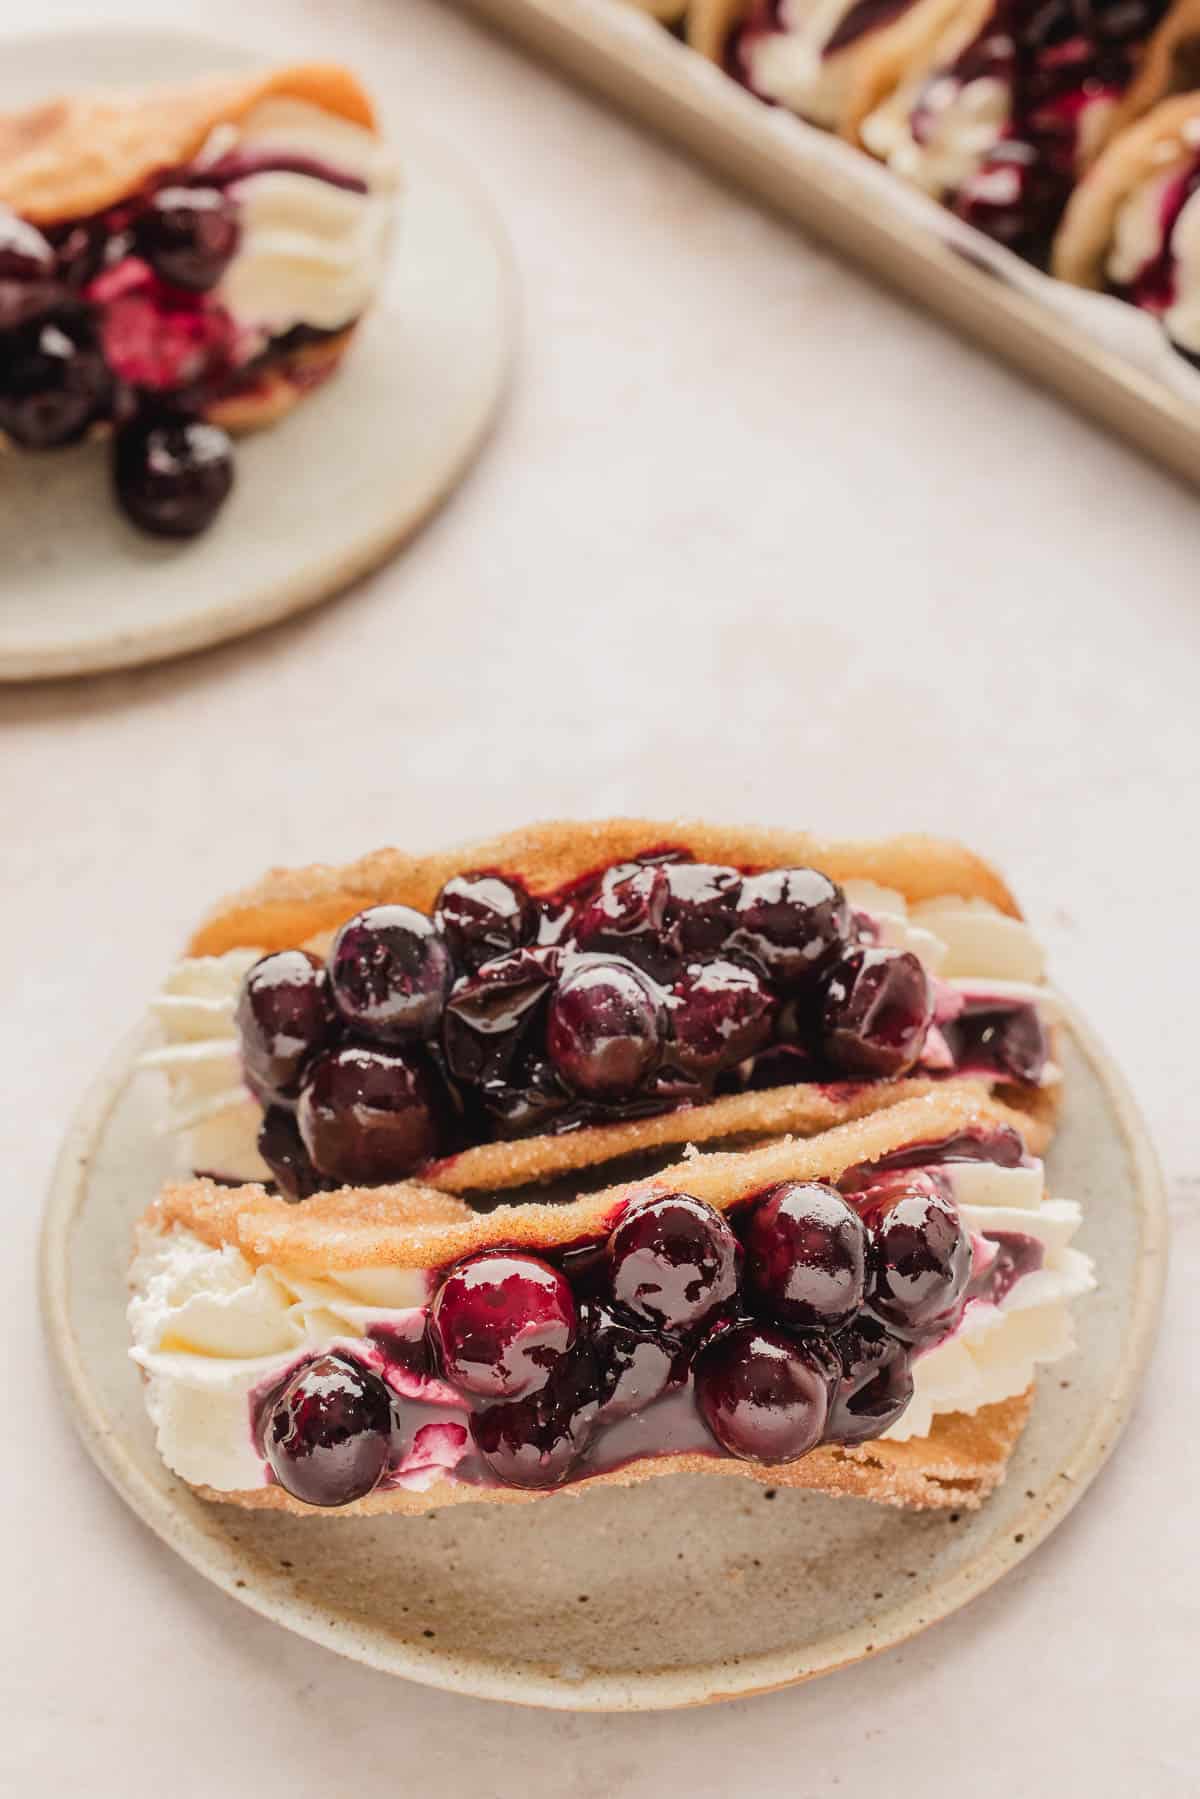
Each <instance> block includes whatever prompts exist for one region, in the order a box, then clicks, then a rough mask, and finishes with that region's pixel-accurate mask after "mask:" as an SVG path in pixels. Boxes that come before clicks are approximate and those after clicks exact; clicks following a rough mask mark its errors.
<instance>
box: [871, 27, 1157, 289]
mask: <svg viewBox="0 0 1200 1799" xmlns="http://www.w3.org/2000/svg"><path fill="white" fill-rule="evenodd" d="M1167 11H1168V8H1167V5H1166V0H1131V3H1127V0H1048V3H1047V0H1036V3H1035V0H963V3H962V4H960V5H958V6H956V7H955V9H954V11H953V13H952V16H951V17H950V18H949V19H948V20H947V21H946V22H945V23H944V25H943V27H942V29H941V30H940V31H939V33H938V34H937V35H936V37H934V38H933V39H932V40H930V41H929V42H927V43H926V45H925V46H924V47H923V48H922V50H921V51H920V53H919V54H917V55H916V56H914V57H913V58H912V59H911V60H910V61H909V62H908V64H907V65H906V66H904V67H903V68H902V69H895V68H890V69H889V70H888V71H887V78H886V80H880V81H878V82H877V83H876V91H875V93H874V94H873V95H872V96H871V97H870V100H869V104H868V106H867V108H866V109H865V110H864V111H863V112H862V113H861V114H860V116H859V117H858V118H857V119H856V120H855V121H853V123H854V125H855V127H856V129H857V135H858V138H859V141H860V142H861V143H862V144H864V145H865V147H866V148H867V149H868V150H870V151H871V152H872V154H874V155H875V156H878V157H880V158H882V159H883V160H884V161H885V162H887V163H888V164H889V165H890V167H891V168H892V169H894V170H895V171H896V172H897V173H898V174H901V175H903V176H905V177H906V178H907V179H908V180H910V181H913V182H914V183H916V184H917V185H918V186H920V187H923V188H924V189H925V190H926V191H927V192H929V193H931V194H933V195H935V196H936V197H937V198H938V199H940V200H942V201H943V202H944V203H945V204H946V205H947V206H949V207H950V208H951V209H952V210H953V211H954V212H955V213H957V214H958V216H959V217H961V218H963V219H965V220H967V221H968V222H969V223H970V224H972V225H975V226H976V227H978V229H980V230H981V231H984V232H986V233H987V234H988V236H990V237H993V238H995V239H996V240H997V241H999V242H1001V243H1005V244H1007V245H1008V246H1009V247H1010V248H1012V249H1015V250H1017V251H1019V252H1020V253H1021V254H1022V255H1024V256H1028V257H1030V258H1031V259H1033V260H1034V261H1038V262H1044V261H1045V260H1046V258H1047V256H1048V254H1049V249H1050V244H1051V240H1052V238H1053V235H1054V232H1055V229H1056V228H1057V225H1058V222H1059V220H1060V218H1061V216H1062V213H1063V209H1064V207H1065V206H1066V203H1067V200H1068V198H1069V197H1070V194H1071V191H1072V189H1073V187H1074V186H1075V183H1076V181H1077V180H1078V179H1079V177H1080V175H1081V174H1082V173H1083V171H1084V170H1085V169H1086V168H1087V167H1088V165H1089V164H1090V163H1091V161H1092V160H1093V159H1094V158H1095V157H1096V156H1097V155H1098V154H1099V152H1100V150H1101V149H1102V148H1103V146H1104V144H1105V143H1106V141H1107V140H1108V138H1109V136H1110V135H1111V134H1112V132H1113V130H1114V129H1115V127H1116V124H1117V122H1118V120H1119V119H1120V118H1121V117H1123V116H1124V113H1123V110H1122V109H1123V108H1124V107H1126V106H1127V104H1128V101H1129V95H1130V92H1131V89H1132V88H1133V87H1134V84H1135V82H1136V79H1137V76H1138V71H1139V68H1140V66H1141V64H1142V61H1143V59H1144V57H1145V55H1146V51H1147V45H1148V43H1149V41H1150V39H1151V37H1152V35H1153V33H1154V32H1155V30H1156V28H1157V27H1159V25H1160V23H1161V21H1162V20H1163V19H1164V17H1165V16H1166V14H1167ZM870 85H871V83H870V81H869V80H868V81H866V82H865V83H864V88H863V91H864V93H866V91H867V90H868V89H869V87H870Z"/></svg>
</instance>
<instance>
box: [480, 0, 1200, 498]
mask: <svg viewBox="0 0 1200 1799" xmlns="http://www.w3.org/2000/svg"><path fill="white" fill-rule="evenodd" d="M458 4H460V5H463V6H465V7H466V8H467V9H468V10H470V11H473V12H475V13H476V14H478V15H480V16H481V17H483V18H484V19H486V20H487V21H489V22H490V23H491V24H493V25H495V26H497V27H499V28H500V29H501V30H502V31H504V32H506V33H507V34H508V35H510V36H512V37H514V38H516V39H517V40H518V41H519V42H521V43H522V44H524V45H525V46H527V47H528V48H529V49H531V50H532V51H534V52H535V53H536V54H537V55H539V56H541V57H543V58H544V59H546V60H547V61H549V62H552V63H554V64H555V65H557V66H558V67H560V68H562V69H564V70H565V71H566V72H567V73H569V74H570V75H572V76H573V77H574V78H575V79H577V80H579V81H581V82H583V83H584V84H586V85H587V86H588V87H591V88H593V89H595V90H596V91H597V92H599V93H601V94H603V95H605V96H606V97H607V98H608V99H609V100H611V101H613V102H614V103H615V104H616V105H617V106H619V107H620V108H622V109H623V110H624V111H626V112H629V113H631V114H633V115H634V116H635V117H637V118H638V119H640V120H642V121H643V122H644V123H646V124H649V125H651V126H652V127H653V128H654V129H655V130H657V131H659V132H660V133H662V134H663V135H664V136H666V137H669V138H671V139H673V140H674V141H675V142H677V143H680V144H682V145H684V146H685V147H686V148H687V149H688V150H690V151H692V152H694V153H695V154H696V155H697V156H699V157H700V158H701V159H702V160H704V161H705V162H707V163H708V164H710V165H711V166H712V167H713V168H715V169H717V170H718V171H719V172H720V173H721V174H723V175H724V176H726V177H727V178H729V179H731V180H733V181H735V182H737V183H738V184H740V185H741V186H742V187H744V188H746V189H747V191H748V192H750V193H752V194H753V195H755V197H756V198H758V199H759V200H762V201H764V202H765V203H766V204H768V205H769V206H770V207H772V208H773V209H774V210H776V211H778V212H781V213H783V214H786V215H787V216H788V217H789V218H791V219H794V220H795V221H796V223H797V224H799V225H801V226H803V227H804V229H805V230H806V231H808V232H809V233H811V235H812V236H814V237H816V238H819V239H821V240H822V241H823V242H824V243H827V244H829V245H830V246H832V247H833V248H834V249H836V250H838V251H840V252H842V253H843V254H845V255H846V256H849V257H851V258H852V259H853V260H854V261H856V262H858V263H861V264H862V265H863V266H864V267H866V268H869V269H871V270H872V271H874V272H875V273H877V274H879V275H880V276H882V277H883V279H884V280H886V281H888V282H889V283H891V284H892V285H893V286H895V287H897V288H899V289H900V290H901V291H902V292H903V293H905V294H907V295H908V296H909V297H910V298H911V299H913V300H916V301H917V302H918V303H919V304H920V305H922V306H924V307H926V308H927V309H928V310H929V311H930V312H934V313H938V314H940V315H941V317H943V318H944V319H946V320H947V321H948V322H949V323H950V324H952V325H953V326H954V327H955V328H956V329H957V330H959V331H961V332H963V333H964V334H966V335H968V336H970V337H972V338H974V339H976V340H977V341H978V342H979V343H981V344H983V345H985V346H986V347H987V348H988V349H989V350H992V351H994V352H995V353H996V354H998V355H1000V356H1002V357H1004V358H1005V359H1006V360H1007V361H1009V362H1011V363H1014V364H1015V365H1016V366H1017V367H1018V368H1020V369H1022V370H1023V371H1024V373H1025V374H1027V375H1029V376H1030V377H1031V378H1032V379H1033V380H1035V381H1036V382H1037V383H1038V384H1039V385H1040V386H1042V387H1045V388H1047V389H1050V390H1053V391H1054V392H1056V393H1058V394H1060V395H1061V396H1062V397H1063V398H1064V399H1066V400H1068V401H1069V402H1070V403H1071V404H1072V405H1074V406H1076V407H1078V408H1079V409H1080V410H1081V411H1083V412H1085V413H1087V414H1089V415H1090V416H1091V417H1093V418H1095V419H1098V420H1099V421H1100V422H1101V423H1102V424H1104V425H1107V426H1108V427H1109V429H1110V430H1112V431H1114V432H1116V433H1118V434H1119V435H1120V436H1122V437H1124V438H1127V439H1128V440H1129V441H1130V442H1131V443H1133V444H1135V445H1137V446H1138V447H1139V448H1140V449H1142V450H1145V451H1147V452H1148V453H1149V454H1150V455H1151V456H1153V457H1154V458H1155V459H1156V460H1157V461H1159V462H1161V463H1163V464H1164V465H1165V466H1166V467H1167V468H1169V469H1171V470H1172V471H1174V473H1175V474H1177V475H1180V476H1182V477H1183V479H1184V480H1186V481H1188V482H1190V483H1191V484H1192V485H1193V486H1200V374H1197V372H1196V371H1195V370H1193V369H1192V368H1191V367H1190V366H1189V365H1188V364H1187V363H1185V362H1184V361H1183V359H1182V358H1181V357H1179V356H1177V355H1175V353H1174V352H1173V351H1172V350H1171V348H1170V346H1169V345H1168V343H1167V341H1166V336H1165V333H1164V332H1163V331H1162V329H1161V327H1160V326H1159V325H1158V323H1157V321H1156V320H1154V319H1151V318H1150V317H1148V316H1147V315H1145V314H1142V313H1139V312H1138V311H1137V310H1136V309H1135V308H1133V307H1131V306H1127V305H1124V304H1122V303H1121V302H1120V301H1117V300H1114V299H1111V298H1109V297H1107V296H1105V295H1101V294H1090V293H1083V292H1081V291H1080V290H1078V289H1075V288H1071V287H1069V286H1067V285H1066V284H1065V283H1063V282H1060V281H1054V280H1052V279H1051V277H1049V276H1048V275H1044V274H1042V273H1040V272H1039V271H1038V270H1036V269H1032V268H1030V267H1029V266H1028V265H1027V264H1025V263H1022V262H1021V261H1020V260H1019V259H1018V258H1017V257H1016V256H1014V255H1013V254H1012V253H1011V252H1010V251H1008V250H1005V249H1003V248H1001V247H1000V246H998V245H995V244H993V243H991V242H990V240H988V239H987V238H985V237H984V236H983V235H982V234H981V233H978V232H976V231H974V230H972V229H971V228H970V227H969V226H966V225H964V224H962V223H961V222H960V221H959V220H957V219H955V218H953V217H952V216H951V215H950V214H949V213H947V212H946V211H945V210H944V209H943V208H942V207H940V206H938V205H937V203H936V202H935V201H933V200H931V199H929V198H928V197H927V196H926V195H925V194H922V193H918V192H916V191H915V190H913V189H910V188H909V187H908V186H907V185H906V184H905V183H904V182H902V181H900V180H899V179H898V177H896V176H895V175H893V174H892V173H891V172H890V171H889V170H887V169H886V168H883V167H882V166H881V165H879V164H877V163H875V162H873V161H872V160H871V158H870V157H868V156H867V155H865V154H864V153H863V152H861V151H859V150H856V149H853V148H852V147H851V146H849V145H847V144H845V143H842V142H841V141H840V140H839V139H837V138H835V137H832V136H831V135H829V134H828V133H826V132H822V131H819V130H818V129H817V128H816V127H814V126H812V125H808V124H806V123H805V122H804V121H803V120H800V119H797V118H795V117H793V116H792V115H791V114H790V113H787V112H784V111H782V110H781V109H779V108H777V107H770V106H765V105H763V104H762V102H761V101H759V100H757V99H755V98H754V96H753V95H751V94H748V93H746V92H745V91H744V90H743V89H742V88H741V87H739V85H738V84H737V83H736V82H734V81H731V80H730V79H729V78H728V77H727V76H725V75H724V74H723V73H722V72H721V71H720V70H718V69H716V68H714V67H713V66H712V65H711V64H710V63H708V62H706V61H705V60H704V59H703V58H702V57H700V56H698V55H697V54H696V52H695V51H692V50H690V49H688V48H687V46H686V45H684V44H683V43H681V42H680V41H679V40H678V39H677V38H675V37H674V36H672V34H671V33H670V32H668V31H666V30H664V29H663V27H662V26H661V25H659V24H658V23H657V22H656V21H655V20H654V19H653V18H652V17H650V16H649V15H648V14H646V13H643V12H641V11H639V10H638V9H637V8H635V7H632V6H629V5H626V4H624V3H623V0H458Z"/></svg>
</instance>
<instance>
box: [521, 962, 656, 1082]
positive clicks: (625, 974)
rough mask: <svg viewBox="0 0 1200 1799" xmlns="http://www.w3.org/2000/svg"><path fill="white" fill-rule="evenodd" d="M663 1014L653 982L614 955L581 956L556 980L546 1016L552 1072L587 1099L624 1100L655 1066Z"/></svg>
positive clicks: (547, 1042)
mask: <svg viewBox="0 0 1200 1799" xmlns="http://www.w3.org/2000/svg"><path fill="white" fill-rule="evenodd" d="M665 1029H666V1015H665V1010H664V1007H663V1005H662V1002H661V1000H660V999H659V997H658V994H657V992H656V990H655V988H654V986H653V984H652V983H651V981H650V980H649V979H648V978H647V977H646V976H645V975H644V974H642V972H641V971H640V970H639V969H637V968H635V967H634V966H633V964H632V963H630V962H624V961H618V960H617V959H616V958H615V957H614V958H611V959H607V958H604V957H601V956H596V957H590V956H589V957H587V958H586V959H581V960H580V961H579V962H578V963H576V964H575V966H574V967H573V968H572V969H570V970H569V972H568V973H567V974H565V975H564V976H563V978H562V980H561V981H560V982H559V985H558V987H557V989H556V990H555V992H554V995H553V997H552V998H551V1001H550V1010H549V1013H548V1015H547V1019H546V1047H547V1049H548V1050H549V1052H550V1060H551V1063H552V1064H553V1066H554V1069H555V1071H556V1072H557V1074H558V1075H559V1076H560V1077H561V1079H562V1080H563V1081H564V1082H565V1083H566V1085H567V1086H568V1087H569V1088H570V1089H571V1090H572V1091H573V1092H575V1093H579V1094H583V1095H585V1096H586V1097H587V1098H589V1099H596V1100H608V1099H624V1098H626V1097H627V1096H628V1095H630V1094H632V1093H635V1092H636V1091H637V1090H638V1088H639V1087H641V1086H642V1084H643V1083H644V1082H645V1081H646V1080H647V1079H648V1077H649V1076H650V1075H651V1074H652V1073H653V1072H654V1070H655V1068H657V1066H658V1062H659V1059H660V1057H661V1054H662V1044H663V1037H664V1035H665Z"/></svg>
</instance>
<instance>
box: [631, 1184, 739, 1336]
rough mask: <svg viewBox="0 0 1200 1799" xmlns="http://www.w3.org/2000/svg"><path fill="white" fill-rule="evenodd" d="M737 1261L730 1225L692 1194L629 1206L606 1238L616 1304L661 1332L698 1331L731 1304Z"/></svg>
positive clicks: (736, 1280)
mask: <svg viewBox="0 0 1200 1799" xmlns="http://www.w3.org/2000/svg"><path fill="white" fill-rule="evenodd" d="M740 1260H741V1251H740V1249H739V1247H738V1241H737V1238H736V1237H735V1236H734V1234H733V1231H732V1230H731V1229H730V1227H729V1223H728V1221H727V1220H726V1219H725V1218H723V1217H722V1216H721V1214H720V1212H718V1211H716V1210H715V1209H714V1208H713V1207H712V1206H710V1205H708V1204H707V1203H706V1202H705V1201H704V1200H702V1199H694V1198H693V1197H692V1195H691V1194H690V1193H667V1194H662V1195H660V1196H659V1197H657V1198H655V1199H649V1200H643V1201H641V1202H640V1203H635V1204H633V1205H631V1206H630V1207H629V1209H628V1211H627V1212H626V1213H625V1215H624V1217H623V1218H622V1219H621V1221H620V1223H619V1224H618V1225H617V1227H616V1229H615V1230H614V1231H613V1232H612V1235H611V1236H610V1237H609V1239H608V1266H609V1272H610V1280H611V1287H612V1294H613V1298H614V1299H615V1300H616V1301H617V1303H618V1305H620V1306H621V1307H622V1309H623V1310H624V1311H626V1312H629V1313H632V1314H633V1315H634V1316H635V1317H637V1318H644V1319H646V1320H648V1322H649V1323H650V1324H652V1325H654V1326H655V1327H656V1328H657V1329H659V1330H664V1331H690V1330H693V1329H695V1328H696V1327H697V1326H699V1325H700V1324H702V1323H703V1322H704V1320H705V1319H706V1318H708V1317H709V1316H710V1315H711V1314H712V1312H714V1311H715V1310H716V1308H717V1307H718V1306H720V1305H724V1304H725V1303H726V1302H727V1301H728V1300H730V1299H732V1298H733V1296H734V1294H735V1293H736V1291H737V1283H738V1271H739V1266H740Z"/></svg>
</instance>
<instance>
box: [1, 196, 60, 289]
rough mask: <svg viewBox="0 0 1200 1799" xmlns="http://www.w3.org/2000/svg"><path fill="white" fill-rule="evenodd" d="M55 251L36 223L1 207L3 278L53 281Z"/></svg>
mask: <svg viewBox="0 0 1200 1799" xmlns="http://www.w3.org/2000/svg"><path fill="white" fill-rule="evenodd" d="M55 273H56V270H55V261H54V250H53V248H52V247H51V245H50V244H49V243H48V242H47V240H46V239H45V238H44V237H43V236H42V234H41V232H40V231H39V230H38V228H37V226H36V225H30V224H29V223H28V222H27V221H26V220H25V219H21V218H18V217H17V215H16V213H15V212H9V211H8V209H7V207H4V206H0V281H52V280H53V279H54V275H55Z"/></svg>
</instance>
